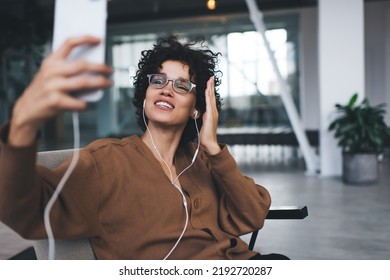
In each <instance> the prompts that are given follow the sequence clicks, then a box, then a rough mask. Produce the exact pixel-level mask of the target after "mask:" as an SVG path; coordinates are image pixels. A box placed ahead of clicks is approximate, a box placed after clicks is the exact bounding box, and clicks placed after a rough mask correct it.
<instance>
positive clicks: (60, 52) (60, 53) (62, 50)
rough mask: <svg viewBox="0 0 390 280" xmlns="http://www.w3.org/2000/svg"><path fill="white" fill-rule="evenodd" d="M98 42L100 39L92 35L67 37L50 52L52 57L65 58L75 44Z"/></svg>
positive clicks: (95, 43) (94, 43) (93, 43)
mask: <svg viewBox="0 0 390 280" xmlns="http://www.w3.org/2000/svg"><path fill="white" fill-rule="evenodd" d="M99 43H100V39H99V38H97V37H92V36H82V37H76V38H69V39H67V40H66V41H65V42H64V43H63V44H62V45H61V46H60V47H59V48H58V49H57V50H56V51H55V52H53V53H52V57H54V58H60V59H66V58H67V57H68V55H69V54H70V52H71V51H72V50H73V49H74V48H75V47H77V46H81V45H97V44H99Z"/></svg>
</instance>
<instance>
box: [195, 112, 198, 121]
mask: <svg viewBox="0 0 390 280" xmlns="http://www.w3.org/2000/svg"><path fill="white" fill-rule="evenodd" d="M197 117H198V110H195V111H194V118H195V119H196V118H197Z"/></svg>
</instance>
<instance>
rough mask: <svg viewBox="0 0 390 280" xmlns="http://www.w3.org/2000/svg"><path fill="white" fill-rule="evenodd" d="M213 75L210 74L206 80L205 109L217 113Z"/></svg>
mask: <svg viewBox="0 0 390 280" xmlns="http://www.w3.org/2000/svg"><path fill="white" fill-rule="evenodd" d="M214 81H215V78H214V76H211V77H210V78H209V80H208V81H207V87H206V111H208V112H212V113H214V114H215V113H217V114H218V110H217V105H216V104H217V103H216V100H215V87H214Z"/></svg>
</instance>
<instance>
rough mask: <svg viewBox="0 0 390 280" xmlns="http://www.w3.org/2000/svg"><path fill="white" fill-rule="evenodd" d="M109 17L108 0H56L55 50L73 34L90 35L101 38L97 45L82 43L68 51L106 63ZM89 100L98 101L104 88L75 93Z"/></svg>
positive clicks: (78, 35)
mask: <svg viewBox="0 0 390 280" xmlns="http://www.w3.org/2000/svg"><path fill="white" fill-rule="evenodd" d="M106 21H107V0H56V3H55V11H54V34H53V50H56V49H58V47H59V46H60V45H62V43H63V42H64V41H65V40H66V39H68V38H70V37H80V36H84V35H91V36H95V37H98V38H100V39H101V43H100V44H99V45H97V46H81V47H77V48H75V49H74V50H73V51H72V52H71V54H70V55H69V57H68V59H69V60H76V59H83V60H87V61H90V62H94V63H103V62H104V57H105V38H106ZM74 95H75V96H77V97H78V98H80V99H83V100H85V101H88V102H96V101H99V100H100V99H101V98H102V97H103V91H102V90H95V91H85V92H76V93H74Z"/></svg>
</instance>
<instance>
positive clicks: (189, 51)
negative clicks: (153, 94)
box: [133, 35, 222, 144]
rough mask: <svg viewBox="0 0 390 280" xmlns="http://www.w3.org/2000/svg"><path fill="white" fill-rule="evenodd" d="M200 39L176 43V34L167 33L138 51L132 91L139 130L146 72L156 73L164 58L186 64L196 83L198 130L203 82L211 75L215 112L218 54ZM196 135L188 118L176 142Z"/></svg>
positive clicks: (202, 102) (146, 85)
mask: <svg viewBox="0 0 390 280" xmlns="http://www.w3.org/2000/svg"><path fill="white" fill-rule="evenodd" d="M199 40H202V41H201V47H202V48H199V49H195V48H194V47H193V46H194V45H195V44H196V43H198V42H199ZM203 43H204V39H199V38H198V39H196V40H195V41H194V42H192V43H187V44H182V43H180V42H179V38H178V36H173V35H171V36H169V37H167V38H160V39H158V41H157V44H155V45H153V49H151V50H144V51H142V52H141V55H142V57H141V59H140V61H139V63H138V70H137V73H136V76H135V77H134V87H135V94H134V98H133V104H134V106H135V107H136V118H137V123H138V125H139V126H140V128H141V129H142V131H145V130H146V126H145V124H144V121H143V115H142V114H143V113H142V111H143V101H144V99H145V96H146V89H147V88H148V86H149V81H148V77H147V75H148V74H153V73H158V71H159V69H161V68H162V64H163V63H164V62H165V61H167V60H173V61H179V62H181V63H183V64H185V65H187V66H188V67H189V75H190V80H191V81H193V82H194V83H195V84H196V88H195V89H194V90H195V94H196V95H195V96H196V104H195V107H196V109H197V110H198V112H199V116H200V117H198V118H197V120H196V121H197V124H198V127H199V130H200V129H201V127H202V124H203V121H202V119H203V118H202V116H203V114H204V112H205V111H206V100H205V90H206V85H207V81H208V79H209V78H210V77H211V76H215V98H216V105H217V109H218V111H220V110H221V106H222V104H221V98H220V95H219V93H218V91H217V87H218V86H219V85H220V83H221V81H220V74H222V73H221V71H219V70H217V64H218V62H219V61H218V56H219V55H221V54H220V53H214V52H212V51H211V50H209V49H208V48H205V47H204V44H203ZM196 137H197V133H196V128H195V124H194V121H192V120H191V121H188V122H187V125H186V127H185V129H184V131H183V135H182V137H181V140H180V144H184V143H187V142H188V141H193V140H194V139H195V138H196Z"/></svg>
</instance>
